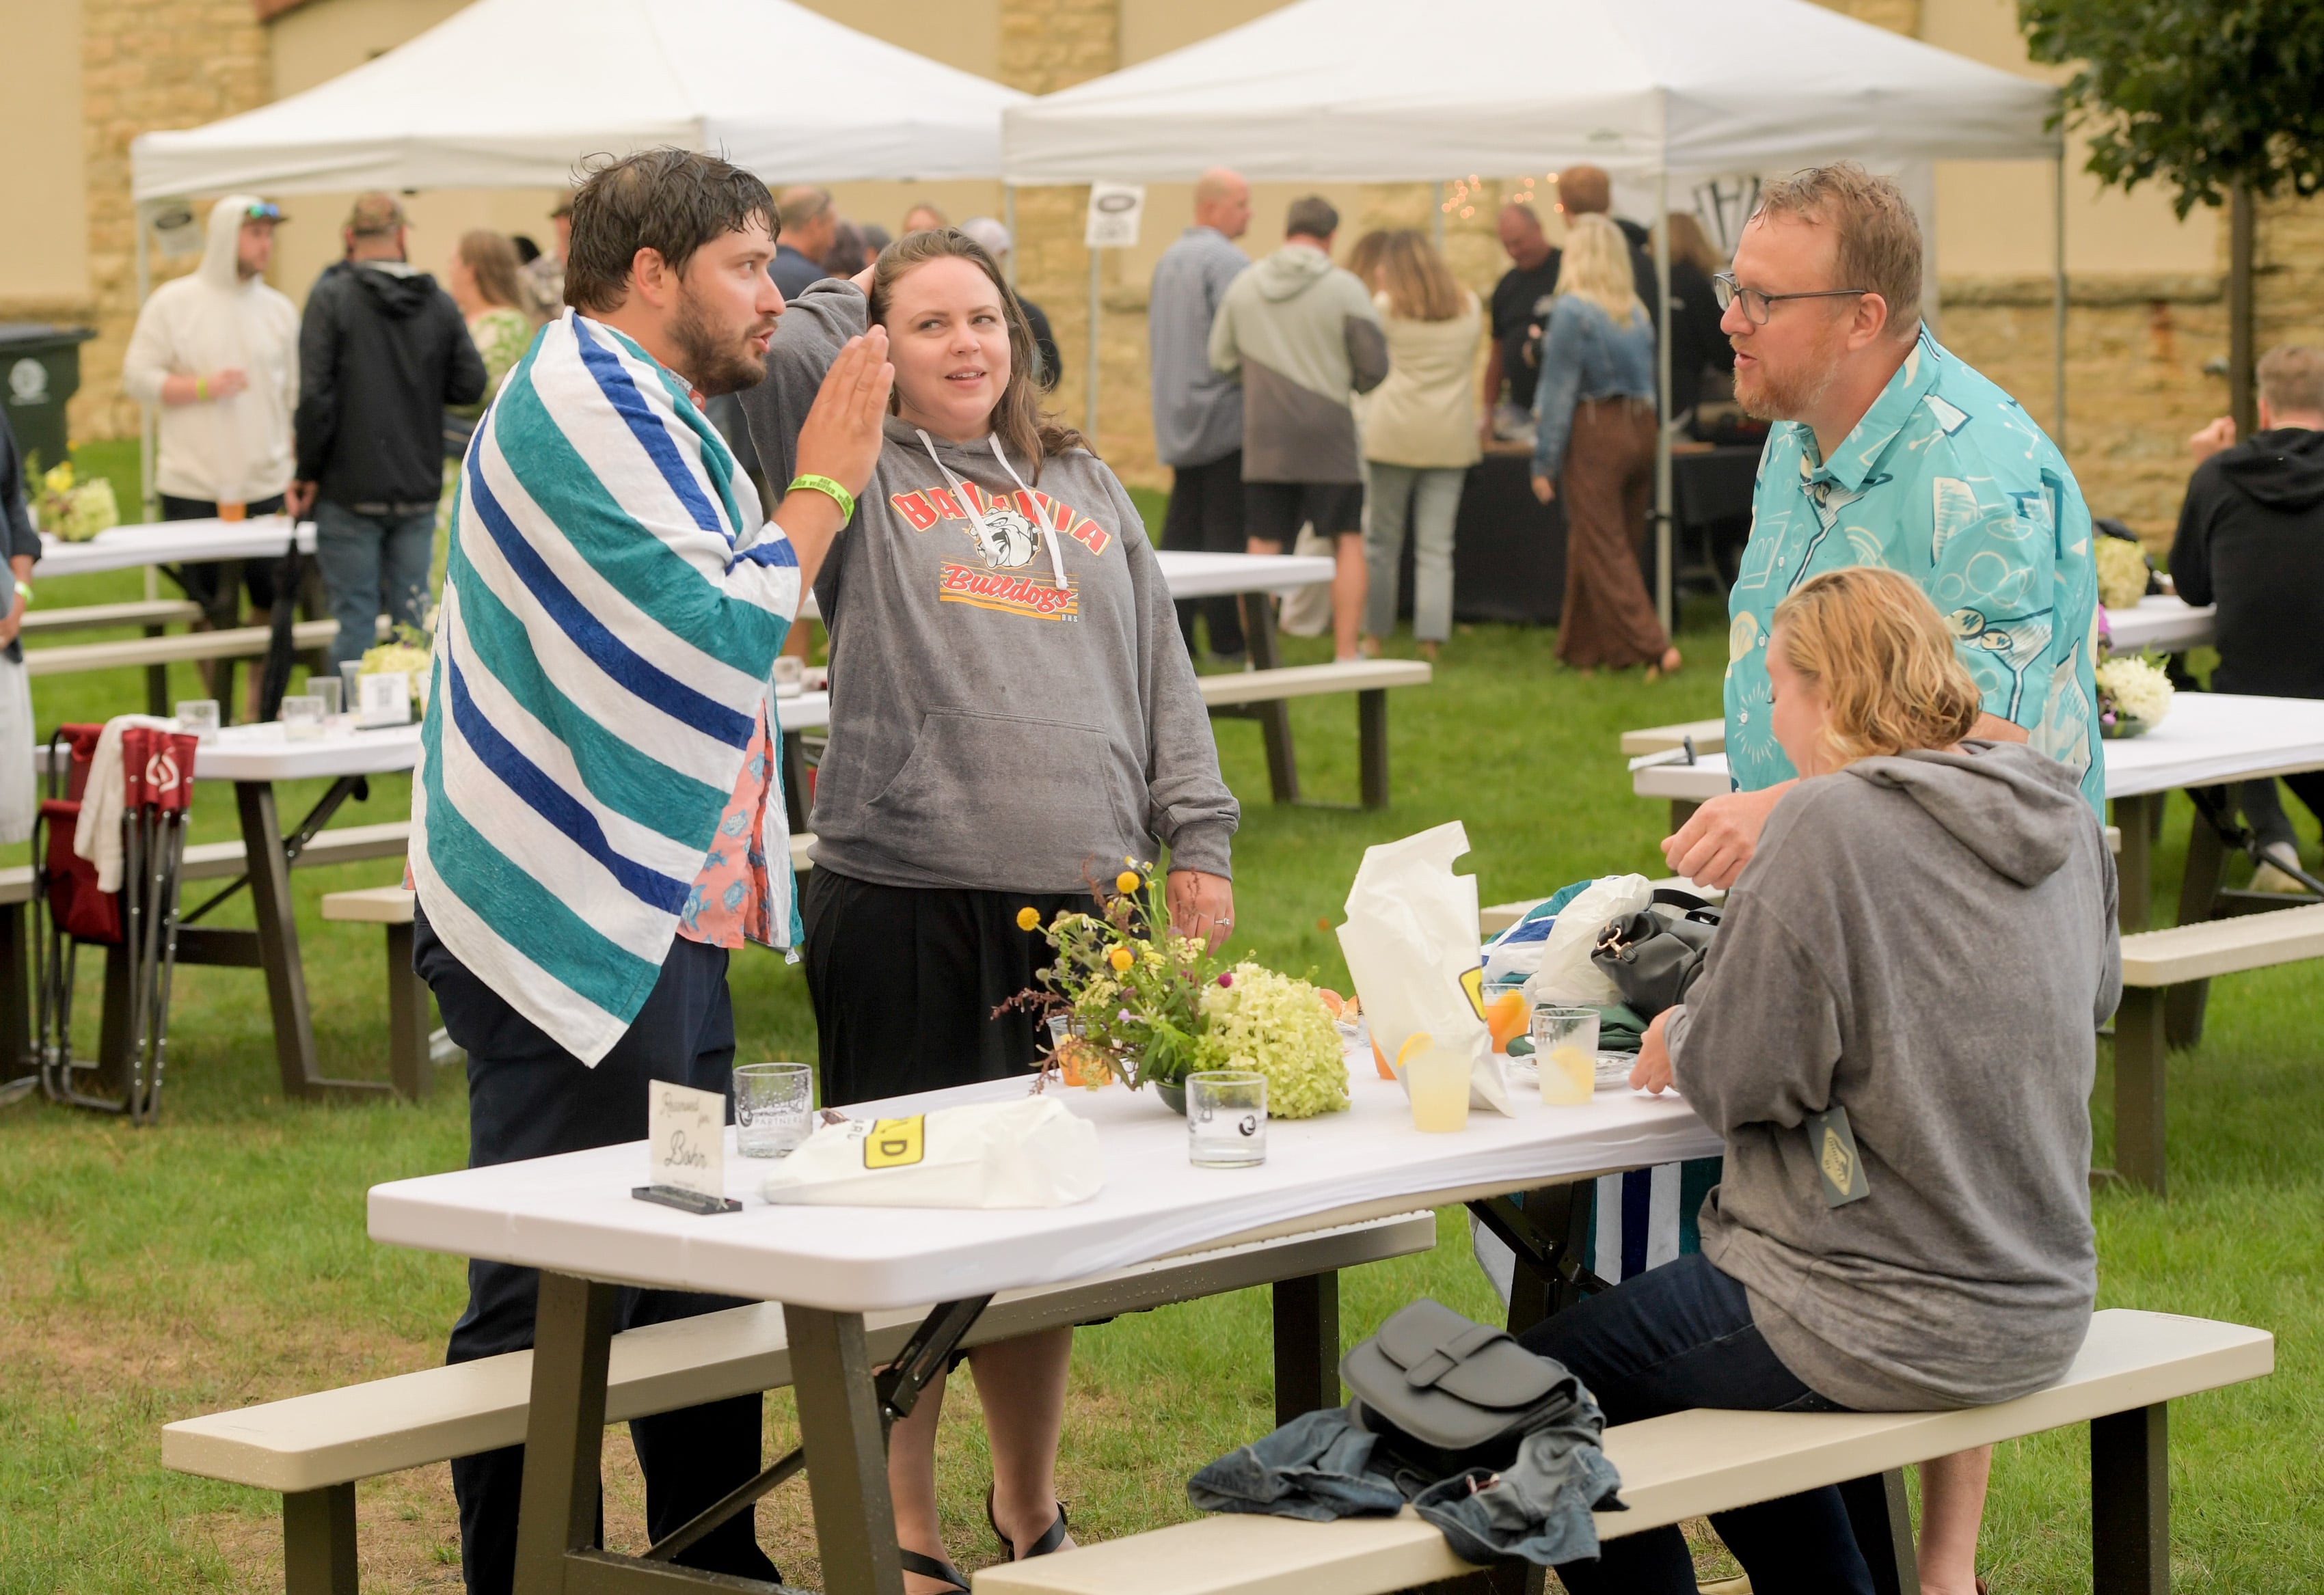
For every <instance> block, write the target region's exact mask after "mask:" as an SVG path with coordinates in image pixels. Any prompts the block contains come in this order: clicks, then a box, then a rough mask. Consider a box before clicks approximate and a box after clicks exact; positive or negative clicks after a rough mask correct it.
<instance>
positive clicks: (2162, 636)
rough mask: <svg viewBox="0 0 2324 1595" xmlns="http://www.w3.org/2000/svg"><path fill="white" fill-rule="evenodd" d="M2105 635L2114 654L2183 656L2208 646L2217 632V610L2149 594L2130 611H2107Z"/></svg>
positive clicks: (2168, 595) (2164, 595) (2172, 596)
mask: <svg viewBox="0 0 2324 1595" xmlns="http://www.w3.org/2000/svg"><path fill="white" fill-rule="evenodd" d="M2106 613H2107V635H2108V636H2110V637H2112V638H2113V639H2114V650H2115V651H2116V653H2143V652H2144V651H2145V650H2148V649H2150V648H2151V649H2153V650H2155V651H2156V652H2157V653H2184V652H2186V651H2187V650H2189V649H2190V648H2205V647H2208V646H2209V644H2210V643H2211V641H2212V640H2213V637H2214V635H2215V633H2216V632H2217V631H2218V605H2216V604H2200V605H2197V604H2190V603H2188V602H2187V601H2186V600H2185V599H2184V598H2181V597H2178V596H2176V595H2173V594H2170V593H2150V594H2148V595H2146V596H2145V597H2144V598H2141V599H2140V600H2139V601H2138V604H2137V606H2136V607H2135V608H2131V609H2109V610H2107V612H2106Z"/></svg>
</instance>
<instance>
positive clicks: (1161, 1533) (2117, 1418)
mask: <svg viewBox="0 0 2324 1595" xmlns="http://www.w3.org/2000/svg"><path fill="white" fill-rule="evenodd" d="M2274 1368H2275V1341H2274V1337H2273V1336H2272V1335H2270V1334H2269V1333H2268V1332H2266V1331H2264V1330H2259V1329H2247V1328H2246V1327H2244V1326H2243V1325H2241V1324H2234V1323H2214V1322H2212V1321H2211V1320H2209V1319H2204V1318H2181V1317H2176V1316H2173V1315H2172V1314H2165V1313H2141V1312H2133V1311H2130V1310H2127V1309H2124V1308H2111V1309H2108V1310H2107V1311H2106V1312H2102V1313H2099V1314H2096V1315H2095V1316H2094V1317H2093V1318H2092V1319H2091V1321H2090V1332H2089V1339H2088V1340H2087V1341H2084V1342H2083V1344H2082V1349H2081V1351H2080V1352H2079V1353H2077V1354H2076V1356H2075V1358H2074V1362H2073V1366H2072V1367H2071V1368H2070V1369H2068V1370H2067V1373H2066V1376H2065V1377H2064V1378H2061V1380H2059V1381H2058V1383H2056V1384H2054V1385H2052V1386H2051V1387H2050V1388H2048V1389H2046V1390H2041V1391H2037V1392H2035V1393H2034V1394H2033V1395H2031V1396H2024V1397H2019V1398H2018V1399H2016V1400H2015V1401H2005V1402H2002V1403H2000V1404H1999V1405H1997V1406H1975V1407H1969V1408H1966V1409H1963V1410H1960V1411H1954V1412H1924V1413H1910V1412H1893V1413H1781V1412H1734V1411H1723V1410H1713V1409H1710V1408H1696V1409H1694V1410H1692V1411H1688V1412H1677V1413H1672V1414H1669V1415H1665V1416H1663V1417H1658V1418H1647V1419H1646V1420H1644V1421H1642V1422H1639V1423H1633V1424H1615V1425H1614V1426H1612V1427H1611V1428H1609V1429H1608V1430H1607V1431H1606V1433H1605V1441H1604V1444H1605V1452H1606V1456H1607V1459H1608V1460H1609V1461H1611V1462H1612V1463H1613V1464H1614V1466H1615V1467H1616V1468H1617V1469H1618V1471H1620V1473H1621V1475H1622V1489H1621V1498H1622V1501H1623V1503H1624V1504H1625V1505H1626V1506H1627V1507H1628V1508H1629V1509H1628V1511H1621V1512H1611V1511H1607V1512H1599V1513H1597V1514H1595V1517H1596V1520H1597V1526H1598V1535H1599V1537H1600V1539H1613V1538H1616V1537H1618V1536H1620V1535H1631V1534H1637V1533H1640V1532H1642V1531H1644V1530H1646V1529H1650V1528H1660V1527H1663V1526H1666V1525H1669V1524H1674V1523H1679V1522H1683V1521H1684V1520H1686V1519H1688V1518H1692V1517H1702V1516H1705V1515H1707V1514H1709V1513H1712V1512H1723V1511H1728V1510H1730V1509H1732V1508H1734V1507H1746V1506H1751V1505H1754V1504H1756V1503H1757V1502H1760V1501H1767V1500H1774V1499H1775V1498H1778V1497H1782V1496H1786V1495H1793V1494H1796V1493H1797V1492H1799V1491H1801V1490H1804V1489H1816V1488H1819V1487H1821V1486H1823V1485H1840V1486H1842V1487H1843V1488H1846V1487H1849V1486H1850V1485H1860V1484H1861V1483H1862V1482H1863V1481H1866V1480H1876V1481H1879V1484H1880V1486H1881V1489H1880V1493H1881V1494H1883V1495H1886V1494H1887V1493H1888V1492H1887V1489H1886V1480H1890V1479H1893V1478H1895V1477H1896V1476H1897V1471H1898V1470H1900V1469H1902V1468H1903V1467H1904V1466H1905V1465H1906V1464H1908V1463H1914V1462H1921V1461H1927V1460H1928V1459H1930V1458H1932V1457H1940V1456H1948V1455H1950V1454H1951V1453H1952V1452H1958V1451H1966V1450H1968V1449H1969V1448H1970V1447H1972V1446H1978V1445H1989V1444H1992V1443H1996V1442H1998V1441H2003V1440H2015V1439H2018V1438H2021V1437H2023V1436H2026V1435H2031V1434H2043V1433H2045V1432H2047V1431H2049V1430H2052V1429H2061V1428H2064V1427H2066V1426H2068V1425H2069V1424H2083V1423H2087V1424H2089V1426H2090V1491H2091V1515H2090V1516H2091V1523H2090V1539H2091V1548H2092V1551H2093V1554H2094V1563H2095V1567H2094V1576H2093V1579H2092V1584H2093V1587H2094V1589H2095V1590H2096V1591H2097V1595H2160V1591H2162V1590H2166V1589H2167V1588H2168V1587H2169V1582H2170V1558H2171V1522H2170V1474H2169V1469H2168V1454H2167V1453H2168V1435H2169V1427H2168V1419H2167V1414H2168V1411H2169V1404H2170V1403H2171V1402H2172V1401H2173V1400H2175V1399H2177V1398H2179V1397H2184V1396H2191V1395H2194V1394H2196V1393H2198V1392H2199V1391H2203V1390H2211V1389H2217V1388H2220V1387H2222V1386H2226V1385H2232V1384H2236V1383H2239V1382H2241V1381H2243V1380H2246V1379H2255V1378H2263V1377H2264V1376H2265V1375H2267V1374H2269V1373H2271V1372H2273V1370H2274ZM1867 1493H1869V1492H1868V1491H1866V1490H1863V1489H1859V1490H1858V1493H1857V1496H1856V1498H1854V1499H1851V1502H1850V1507H1851V1517H1855V1507H1856V1503H1857V1500H1860V1499H1862V1498H1864V1496H1865V1495H1866V1494H1867ZM1898 1495H1899V1497H1901V1491H1899V1492H1898ZM1902 1505H1903V1502H1902V1500H1901V1498H1893V1506H1892V1507H1891V1510H1893V1509H1894V1507H1901V1506H1902ZM1857 1520H1858V1521H1859V1522H1860V1521H1861V1519H1860V1518H1858V1519H1857ZM1864 1537H1865V1536H1864V1535H1862V1534H1860V1533H1859V1535H1858V1538H1859V1540H1862V1539H1863V1538H1864ZM1893 1543H1894V1542H1893V1541H1892V1544H1893ZM1903 1545H1904V1554H1909V1551H1910V1546H1911V1537H1910V1535H1909V1534H1908V1535H1905V1536H1904V1542H1903ZM1865 1550H1866V1559H1867V1561H1869V1562H1871V1563H1873V1577H1874V1581H1875V1583H1876V1585H1882V1586H1885V1587H1886V1588H1888V1589H1892V1590H1893V1589H1896V1588H1898V1587H1899V1586H1900V1585H1902V1586H1903V1587H1905V1588H1917V1580H1914V1581H1913V1582H1912V1583H1910V1584H1906V1583H1904V1580H1905V1579H1906V1578H1907V1577H1909V1576H1910V1575H1911V1572H1912V1570H1911V1567H1910V1564H1909V1563H1906V1564H1904V1565H1903V1566H1901V1567H1899V1566H1895V1565H1890V1566H1887V1567H1886V1568H1884V1567H1883V1565H1882V1554H1883V1553H1885V1552H1886V1551H1887V1547H1886V1546H1875V1545H1869V1544H1867V1545H1866V1547H1865ZM1892 1554H1893V1553H1892ZM1508 1571H1509V1572H1522V1571H1523V1570H1522V1569H1510V1570H1508ZM1884 1575H1885V1576H1884ZM1456 1580H1457V1581H1466V1587H1468V1588H1471V1589H1474V1590H1480V1591H1484V1590H1499V1589H1503V1588H1509V1589H1514V1588H1517V1581H1516V1580H1515V1579H1511V1580H1510V1581H1508V1583H1506V1584H1505V1583H1503V1582H1502V1581H1500V1580H1499V1579H1496V1578H1494V1576H1493V1575H1492V1574H1491V1573H1489V1572H1487V1571H1486V1570H1484V1569H1481V1568H1479V1567H1476V1566H1474V1565H1473V1564H1471V1563H1466V1562H1463V1561H1462V1560H1461V1559H1460V1558H1459V1557H1456V1556H1454V1555H1453V1554H1452V1551H1451V1550H1450V1549H1449V1548H1448V1547H1447V1546H1446V1544H1445V1543H1444V1536H1443V1534H1441V1533H1439V1532H1438V1531H1437V1529H1436V1528H1435V1527H1434V1526H1433V1525H1431V1524H1429V1523H1426V1522H1424V1521H1423V1520H1421V1519H1420V1518H1418V1517H1415V1516H1413V1515H1412V1512H1411V1510H1410V1508H1408V1507H1407V1508H1406V1510H1405V1511H1404V1512H1403V1513H1401V1514H1399V1515H1398V1516H1397V1517H1354V1518H1343V1519H1342V1520H1340V1521H1338V1522H1333V1523H1304V1522H1299V1521H1296V1520H1295V1519H1291V1518H1285V1517H1259V1516H1221V1517H1204V1518H1202V1519H1199V1520H1197V1521H1195V1522H1193V1523H1182V1524H1178V1525H1176V1526H1173V1527H1169V1528H1160V1529H1155V1530H1152V1531H1151V1532H1149V1533H1146V1534H1139V1535H1127V1536H1125V1537H1123V1538H1121V1539H1118V1540H1109V1541H1106V1542H1104V1543H1102V1544H1093V1545H1084V1546H1079V1547H1076V1548H1075V1549H1073V1550H1070V1551H1060V1552H1057V1553H1056V1554H1053V1555H1049V1556H1043V1557H1040V1558H1037V1559H1035V1560H1031V1561H1026V1562H1013V1563H1001V1565H999V1566H995V1567H988V1568H983V1569H981V1570H980V1571H978V1572H976V1573H975V1574H974V1575H973V1584H974V1588H975V1591H976V1595H1125V1592H1127V1591H1131V1590H1135V1591H1137V1592H1138V1595H1388V1592H1389V1591H1393V1590H1414V1589H1418V1588H1420V1587H1422V1586H1428V1587H1430V1588H1432V1589H1433V1588H1436V1587H1439V1586H1441V1585H1444V1584H1447V1583H1448V1581H1456ZM1770 1595H1773V1592H1772V1591H1771V1592H1770Z"/></svg>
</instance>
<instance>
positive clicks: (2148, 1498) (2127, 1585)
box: [2090, 1402, 2171, 1595]
mask: <svg viewBox="0 0 2324 1595" xmlns="http://www.w3.org/2000/svg"><path fill="white" fill-rule="evenodd" d="M2170 1412H2171V1409H2170V1407H2169V1406H2166V1405H2164V1404H2163V1403H2161V1402H2157V1403H2156V1404H2155V1405H2154V1406H2142V1407H2137V1408H2135V1409H2133V1410H2132V1411H2129V1412H2118V1413H2116V1414H2115V1415H2113V1416H2111V1417H2103V1418H2095V1419H2093V1420H2091V1423H2090V1552H2091V1556H2090V1574H2091V1576H2090V1588H2091V1590H2093V1592H2094V1595H2168V1591H2169V1590H2170V1588H2171V1448H2170Z"/></svg>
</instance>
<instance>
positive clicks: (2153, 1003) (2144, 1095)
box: [2114, 986, 2168, 1196]
mask: <svg viewBox="0 0 2324 1595" xmlns="http://www.w3.org/2000/svg"><path fill="white" fill-rule="evenodd" d="M2167 992H2168V989H2167V988H2163V987H2153V986H2133V987H2130V988H2128V989H2126V991H2124V992H2123V994H2122V1006H2121V1007H2120V1008H2118V1009H2116V1010H2115V1016H2114V1166H2115V1172H2116V1174H2118V1175H2120V1176H2122V1177H2123V1178H2124V1179H2126V1180H2129V1181H2131V1182H2133V1183H2134V1184H2136V1185H2144V1186H2145V1187H2146V1188H2147V1189H2148V1190H2150V1191H2152V1192H2153V1193H2154V1194H2156V1195H2157V1196H2160V1195H2162V1194H2163V1074H2164V1063H2165V1059H2166V1056H2167V1053H2166V1050H2165V1043H2164V1040H2163V1016H2164V1010H2165V1007H2166V1001H2165V999H2166V996H2167Z"/></svg>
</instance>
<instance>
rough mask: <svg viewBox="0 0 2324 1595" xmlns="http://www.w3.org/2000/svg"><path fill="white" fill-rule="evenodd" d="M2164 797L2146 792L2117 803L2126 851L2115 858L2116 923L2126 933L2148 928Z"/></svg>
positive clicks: (2116, 817)
mask: <svg viewBox="0 0 2324 1595" xmlns="http://www.w3.org/2000/svg"><path fill="white" fill-rule="evenodd" d="M2162 812H2163V794H2162V793H2160V792H2142V793H2139V794H2137V795H2136V796H2135V797H2130V798H2116V799H2115V800H2114V823H2115V828H2116V830H2118V831H2120V832H2121V833H2122V851H2121V852H2120V853H2116V855H2115V862H2114V871H2115V880H2116V887H2117V890H2116V898H2117V901H2116V908H2115V923H2116V927H2118V928H2120V929H2122V930H2124V931H2133V930H2144V929H2145V928H2146V921H2147V917H2148V908H2149V899H2151V898H2152V897H2153V890H2154V889H2153V874H2152V872H2151V871H2152V868H2153V865H2152V862H2151V861H2152V859H2153V852H2154V825H2155V822H2156V818H2157V816H2160V815H2161V814H2162ZM2201 828H2202V827H2200V826H2198V827H2197V829H2201Z"/></svg>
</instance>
